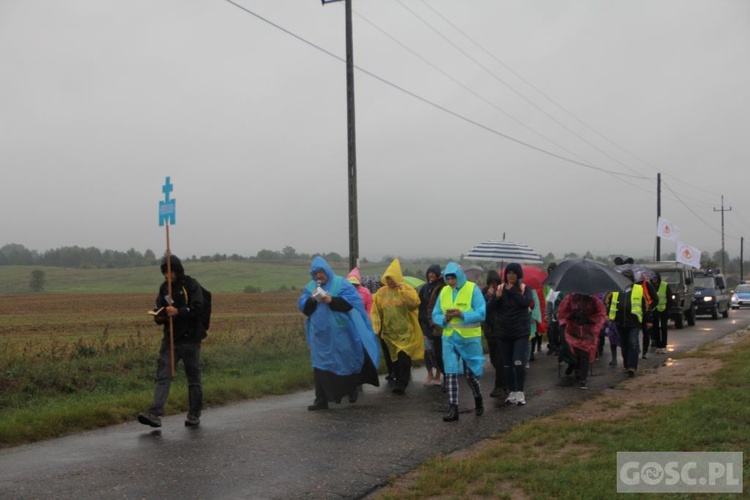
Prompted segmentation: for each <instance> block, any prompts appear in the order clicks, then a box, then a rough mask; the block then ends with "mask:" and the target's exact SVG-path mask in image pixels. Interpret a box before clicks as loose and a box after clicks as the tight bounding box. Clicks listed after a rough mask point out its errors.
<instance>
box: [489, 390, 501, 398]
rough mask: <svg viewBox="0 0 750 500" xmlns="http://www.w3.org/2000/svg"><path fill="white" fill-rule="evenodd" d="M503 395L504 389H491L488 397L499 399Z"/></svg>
mask: <svg viewBox="0 0 750 500" xmlns="http://www.w3.org/2000/svg"><path fill="white" fill-rule="evenodd" d="M503 394H505V389H503V388H502V387H495V388H494V389H492V392H491V393H490V397H491V398H499V397H502V396H503Z"/></svg>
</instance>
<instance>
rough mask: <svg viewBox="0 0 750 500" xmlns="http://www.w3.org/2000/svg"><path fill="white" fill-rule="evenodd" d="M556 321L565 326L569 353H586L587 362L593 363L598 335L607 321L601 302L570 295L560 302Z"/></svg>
mask: <svg viewBox="0 0 750 500" xmlns="http://www.w3.org/2000/svg"><path fill="white" fill-rule="evenodd" d="M557 319H558V320H559V321H560V325H561V326H563V325H564V326H565V341H566V342H567V343H568V346H569V347H570V350H571V352H572V353H573V354H575V353H577V352H587V353H588V354H589V361H594V359H596V348H597V345H598V343H599V333H600V332H601V331H602V327H603V326H604V322H605V321H606V320H607V311H606V310H605V309H604V304H602V301H601V300H599V299H598V298H597V297H592V296H591V295H583V294H580V293H571V294H570V295H567V296H566V297H565V298H564V299H563V300H562V302H560V308H559V309H558V311H557Z"/></svg>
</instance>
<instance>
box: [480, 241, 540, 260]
mask: <svg viewBox="0 0 750 500" xmlns="http://www.w3.org/2000/svg"><path fill="white" fill-rule="evenodd" d="M466 259H470V260H488V261H502V262H517V263H519V264H542V257H541V256H540V255H539V254H538V253H537V252H536V251H534V249H532V248H531V247H530V246H528V245H525V244H523V243H516V242H514V241H504V240H493V241H485V242H484V243H480V244H478V245H475V246H474V248H472V249H471V250H469V253H468V254H467V255H466Z"/></svg>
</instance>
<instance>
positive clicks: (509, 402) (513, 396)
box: [505, 391, 518, 405]
mask: <svg viewBox="0 0 750 500" xmlns="http://www.w3.org/2000/svg"><path fill="white" fill-rule="evenodd" d="M517 398H518V393H517V392H515V391H511V393H510V394H508V397H507V398H505V404H506V405H514V404H516V403H517V402H518V399H517Z"/></svg>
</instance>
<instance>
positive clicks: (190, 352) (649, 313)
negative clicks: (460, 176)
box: [138, 255, 672, 427]
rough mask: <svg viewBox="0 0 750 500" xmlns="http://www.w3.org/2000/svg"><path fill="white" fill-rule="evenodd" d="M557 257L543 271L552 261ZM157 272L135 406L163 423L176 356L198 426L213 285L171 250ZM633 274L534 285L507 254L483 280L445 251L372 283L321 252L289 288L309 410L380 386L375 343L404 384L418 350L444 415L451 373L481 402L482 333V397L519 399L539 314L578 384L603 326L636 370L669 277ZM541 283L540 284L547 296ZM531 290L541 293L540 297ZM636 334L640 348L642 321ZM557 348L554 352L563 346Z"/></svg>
mask: <svg viewBox="0 0 750 500" xmlns="http://www.w3.org/2000/svg"><path fill="white" fill-rule="evenodd" d="M553 267H554V265H553V266H551V267H550V268H549V269H548V271H552V269H553ZM161 272H162V274H163V275H164V277H165V280H164V282H163V283H162V284H161V286H160V289H159V293H158V295H157V298H156V308H155V310H154V314H155V321H156V323H157V324H159V325H161V326H162V327H163V332H164V338H163V342H162V345H161V347H160V351H159V362H158V365H157V377H156V383H155V386H154V397H153V402H152V404H151V406H150V407H149V409H148V410H146V411H145V412H143V413H140V414H139V415H138V420H139V422H141V423H143V424H145V425H149V426H151V427H160V426H161V416H162V414H163V412H164V405H165V402H166V399H167V397H168V395H169V388H170V385H171V384H170V382H171V379H172V377H173V372H172V370H173V367H174V363H175V362H178V361H180V360H182V361H183V364H184V368H185V373H186V375H187V380H188V393H189V406H190V407H189V411H188V416H187V418H186V420H185V425H187V426H197V425H199V423H200V415H201V410H202V406H203V393H202V383H201V360H200V348H201V342H202V340H203V339H204V338H205V337H206V328H207V325H206V324H205V323H204V322H202V320H201V318H202V317H204V316H205V314H204V313H205V309H206V308H209V310H210V294H209V296H208V297H204V293H203V292H206V293H208V292H207V291H205V289H203V288H202V287H201V286H200V284H199V283H198V282H197V280H195V279H194V278H191V277H190V276H187V275H186V274H185V271H184V268H183V266H182V262H181V261H180V260H179V259H178V258H177V257H175V256H174V255H172V256H170V257H169V258H168V259H165V260H164V261H163V262H162V266H161ZM622 274H623V276H625V277H627V278H629V279H630V281H631V286H629V287H627V288H626V289H625V291H623V292H613V293H610V294H607V296H606V297H597V296H590V295H583V294H578V293H572V294H568V295H565V294H563V293H558V292H555V291H554V290H552V291H545V290H541V289H539V290H536V289H532V288H531V287H530V286H527V285H526V284H525V283H524V281H523V277H524V272H523V267H522V266H520V265H519V264H517V263H510V264H508V265H507V266H506V267H505V268H504V269H503V271H502V276H501V275H500V274H498V273H497V272H495V271H490V272H489V273H488V276H487V283H486V286H484V287H483V288H480V287H479V286H478V285H477V284H476V283H474V282H472V281H470V280H468V279H467V276H466V273H465V272H464V270H463V269H462V268H461V266H459V265H458V264H457V263H455V262H449V263H448V264H447V265H446V267H445V270H441V268H440V266H439V265H437V264H433V265H431V266H430V267H429V268H428V269H427V272H426V273H425V277H426V280H427V281H426V282H425V284H424V285H423V286H422V287H421V288H420V290H419V292H417V290H416V289H415V288H413V287H412V286H411V285H409V284H408V283H406V281H405V280H404V276H403V272H402V270H401V265H400V262H399V260H398V259H395V260H394V261H393V262H391V264H390V265H389V266H388V268H387V269H386V270H385V272H384V273H383V275H382V276H381V277H380V285H381V286H380V287H379V288H378V289H377V290H376V291H375V293H374V294H373V293H372V292H371V291H370V290H369V289H368V287H366V286H364V285H363V283H362V277H361V276H360V274H359V271H358V270H357V269H356V268H355V269H353V270H352V271H351V272H350V273H349V275H348V276H347V277H346V278H344V277H341V276H338V275H336V274H335V273H334V271H333V269H332V268H331V266H330V265H329V264H328V263H327V262H326V261H325V259H323V258H322V257H315V258H314V259H313V261H312V264H311V266H310V277H311V280H310V281H309V282H308V283H307V285H306V286H305V287H304V289H303V291H302V294H301V296H300V297H299V300H298V307H299V310H300V311H301V312H302V313H303V314H304V315H305V316H306V323H305V330H306V339H307V343H308V345H309V348H310V359H311V362H312V366H313V378H314V383H315V399H314V401H313V403H312V404H311V405H310V406H308V410H311V411H315V410H325V409H328V408H329V403H331V402H334V403H341V401H342V400H343V399H344V398H346V399H348V401H349V402H350V403H354V402H356V401H357V399H358V396H359V392H360V390H361V386H362V384H370V385H373V386H376V387H377V386H379V385H380V381H379V375H378V370H379V366H380V356H381V350H382V355H383V357H384V361H385V365H386V369H387V372H388V374H387V376H386V378H387V379H388V381H389V383H390V385H391V387H392V388H391V390H392V392H393V393H394V394H395V395H404V394H405V393H406V389H407V387H408V386H409V383H410V381H411V371H412V363H413V362H414V361H421V360H423V359H424V361H425V367H426V369H427V380H426V381H425V385H439V386H441V387H442V388H443V392H445V393H447V398H448V412H447V413H446V414H445V415H444V416H443V420H444V421H446V422H453V421H457V420H458V419H459V411H458V394H459V384H458V378H459V376H461V375H463V376H464V378H465V380H466V382H467V384H468V386H469V389H470V390H471V392H472V395H473V397H474V403H475V406H474V413H475V415H477V416H480V415H482V414H483V413H484V399H483V396H482V390H481V386H480V382H479V379H480V378H481V377H482V375H483V367H484V361H485V358H484V351H483V345H482V338H483V337H484V338H485V339H486V341H487V347H488V350H489V358H490V363H491V364H492V366H493V367H494V369H495V377H494V385H493V389H492V391H491V392H490V397H505V402H506V403H507V404H510V405H519V406H521V405H525V404H526V397H525V391H524V387H525V382H526V369H527V367H528V362H529V360H530V359H531V356H532V354H533V351H534V348H535V347H534V346H535V345H536V339H537V338H539V337H540V335H541V334H540V332H539V331H538V330H540V329H541V328H542V326H543V325H544V323H543V320H542V317H543V315H542V311H541V310H542V309H545V308H546V311H547V314H546V315H544V316H545V318H546V322H547V323H548V324H546V325H544V326H546V330H547V332H548V338H549V341H550V343H549V344H548V347H549V351H548V353H566V354H567V358H566V361H567V362H568V363H569V364H570V366H569V368H568V370H566V373H567V374H572V373H573V372H574V371H575V373H576V376H577V377H578V378H579V379H580V386H581V388H584V389H585V388H586V375H587V372H588V367H589V364H590V363H591V362H592V361H594V360H595V357H596V356H597V355H600V354H601V349H602V347H603V338H604V335H605V333H606V334H608V336H609V338H610V345H611V347H612V362H611V363H610V364H616V361H617V357H616V348H617V346H620V348H621V350H622V357H623V366H624V368H625V370H626V371H627V373H628V374H630V375H631V376H633V375H635V371H636V370H637V368H638V359H639V355H640V357H642V358H645V357H646V354H647V352H648V344H647V343H646V340H647V339H648V340H651V338H652V337H653V342H654V345H655V349H656V352H666V344H667V320H668V311H669V305H670V301H671V295H672V294H671V290H670V289H669V286H668V285H667V284H666V283H665V282H663V281H661V279H660V277H659V275H658V274H657V275H656V276H655V277H654V278H653V280H651V281H649V280H642V281H640V282H638V283H636V282H635V276H634V273H633V272H632V271H631V270H625V271H623V273H622ZM545 292H547V295H546V296H545V295H544V294H545ZM540 295H541V297H542V300H540ZM640 332H643V334H644V349H643V351H642V352H641V351H640V345H639V333H640ZM560 356H561V359H562V354H560Z"/></svg>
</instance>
